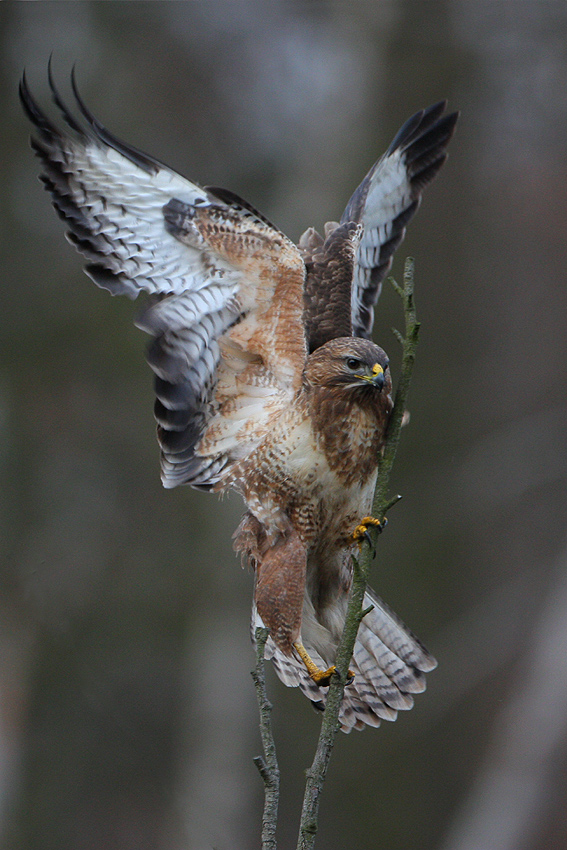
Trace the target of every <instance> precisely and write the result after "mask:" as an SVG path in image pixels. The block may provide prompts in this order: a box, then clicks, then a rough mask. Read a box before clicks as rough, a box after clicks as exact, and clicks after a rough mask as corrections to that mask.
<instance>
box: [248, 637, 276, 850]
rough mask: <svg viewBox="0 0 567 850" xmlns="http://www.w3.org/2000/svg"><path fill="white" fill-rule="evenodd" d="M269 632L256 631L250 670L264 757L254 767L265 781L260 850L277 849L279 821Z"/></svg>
mask: <svg viewBox="0 0 567 850" xmlns="http://www.w3.org/2000/svg"><path fill="white" fill-rule="evenodd" d="M268 635H269V631H268V629H263V628H257V629H256V632H255V637H256V667H255V668H254V670H253V671H252V678H253V679H254V686H255V688H256V697H257V699H258V708H259V709H260V735H261V738H262V748H263V750H264V756H263V757H262V756H256V757H255V758H254V764H255V765H256V767H257V768H258V771H259V773H260V776H261V777H262V780H263V782H264V813H263V815H262V850H276V846H277V845H276V826H277V822H278V802H279V796H280V769H279V767H278V760H277V758H276V745H275V742H274V736H273V735H272V727H271V723H270V714H271V711H272V704H271V703H270V701H269V700H268V694H267V692H266V677H265V669H264V647H265V645H266V641H267V639H268Z"/></svg>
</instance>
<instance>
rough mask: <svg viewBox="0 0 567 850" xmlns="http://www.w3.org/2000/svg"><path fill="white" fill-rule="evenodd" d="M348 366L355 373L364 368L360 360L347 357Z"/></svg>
mask: <svg viewBox="0 0 567 850" xmlns="http://www.w3.org/2000/svg"><path fill="white" fill-rule="evenodd" d="M346 364H347V366H348V368H349V369H352V371H353V372H355V371H356V370H357V369H360V367H361V366H362V362H361V361H360V360H357V359H356V357H347V361H346Z"/></svg>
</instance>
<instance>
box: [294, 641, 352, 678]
mask: <svg viewBox="0 0 567 850" xmlns="http://www.w3.org/2000/svg"><path fill="white" fill-rule="evenodd" d="M293 646H294V649H295V650H296V652H297V654H298V655H299V657H300V658H301V660H302V661H303V663H304V664H305V666H306V668H307V672H308V673H309V675H310V676H311V678H312V679H313V681H314V682H315V684H316V685H319V687H321V688H326V687H328V686H329V685H330V684H331V676H332V675H333V673H334V672H335V671H336V669H337V668H336V667H335V665H334V664H333V665H332V666H331V667H329V668H328V669H327V670H321V668H320V667H317V665H316V664H315V662H314V661H313V660H312V659H311V657H310V655H309V653H308V652H307V650H306V649H305V647H304V646H303V644H302V643H299V641H297V643H294V644H293ZM353 680H354V673H353V671H352V670H349V671H348V674H347V681H346V683H347V685H350V683H351V682H352V681H353Z"/></svg>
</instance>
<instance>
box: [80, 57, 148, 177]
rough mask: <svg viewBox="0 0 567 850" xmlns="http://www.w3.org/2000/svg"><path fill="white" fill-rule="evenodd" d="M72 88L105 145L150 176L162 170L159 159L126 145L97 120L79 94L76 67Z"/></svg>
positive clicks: (81, 108)
mask: <svg viewBox="0 0 567 850" xmlns="http://www.w3.org/2000/svg"><path fill="white" fill-rule="evenodd" d="M71 86H72V89H73V94H74V96H75V99H76V101H77V105H78V107H79V109H80V110H81V112H82V114H83V117H84V118H85V120H86V121H87V123H88V125H89V127H90V128H91V130H92V131H93V133H94V134H95V136H96V137H97V139H99V140H100V141H101V142H103V144H105V145H108V146H109V147H111V148H114V150H115V151H118V153H121V154H122V155H123V156H125V157H126V159H129V160H130V162H133V163H134V165H137V166H138V167H139V168H141V169H143V170H144V171H146V172H147V173H148V174H157V172H158V171H159V170H160V168H162V164H161V163H160V162H158V160H157V159H154V158H153V157H152V156H149V155H148V154H146V153H144V152H143V151H140V150H138V148H135V147H133V146H132V145H128V144H126V142H123V141H122V140H121V139H119V138H118V136H115V135H114V134H113V133H111V132H110V131H109V130H107V129H106V127H105V126H104V125H103V124H101V123H100V121H99V120H98V118H96V117H95V116H94V115H93V113H92V112H91V111H90V109H89V108H88V107H87V105H86V103H85V102H84V100H83V98H82V97H81V95H80V93H79V88H78V86H77V75H76V73H75V65H73V68H72V70H71Z"/></svg>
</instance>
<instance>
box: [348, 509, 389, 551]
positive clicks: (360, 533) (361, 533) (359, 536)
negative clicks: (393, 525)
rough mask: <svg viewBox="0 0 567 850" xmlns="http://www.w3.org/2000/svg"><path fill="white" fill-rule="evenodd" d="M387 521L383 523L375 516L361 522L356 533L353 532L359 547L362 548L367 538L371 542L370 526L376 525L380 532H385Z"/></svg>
mask: <svg viewBox="0 0 567 850" xmlns="http://www.w3.org/2000/svg"><path fill="white" fill-rule="evenodd" d="M386 522H387V520H386V519H384V520H383V521H382V522H381V521H380V520H379V519H376V517H373V516H365V517H364V519H361V520H360V523H359V524H358V525H357V526H356V528H355V529H354V531H353V532H352V538H353V540H356V542H357V543H358V545H359V547H360V546H362V541H363V540H364V538H365V537H366V538H367V539H368V541H369V542H370V538H369V537H368V526H369V525H375V526H376V528H377V529H378V531H383V530H384V527H385V525H386Z"/></svg>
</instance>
